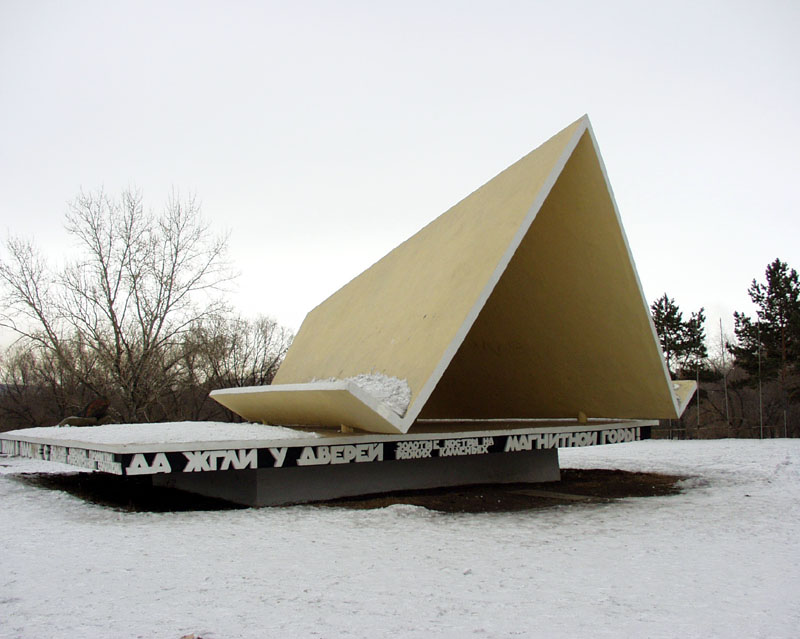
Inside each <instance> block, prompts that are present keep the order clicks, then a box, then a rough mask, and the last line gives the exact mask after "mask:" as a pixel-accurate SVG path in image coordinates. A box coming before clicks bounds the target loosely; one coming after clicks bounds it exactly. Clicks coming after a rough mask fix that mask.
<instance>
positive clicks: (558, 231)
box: [420, 130, 676, 419]
mask: <svg viewBox="0 0 800 639" xmlns="http://www.w3.org/2000/svg"><path fill="white" fill-rule="evenodd" d="M663 361H664V360H663V357H662V356H661V352H660V350H659V348H658V347H657V343H656V340H655V335H654V331H653V327H652V324H651V321H650V315H649V312H648V310H647V306H646V302H645V299H644V297H643V295H642V293H641V288H640V285H639V281H638V278H637V275H636V271H635V269H634V266H633V262H632V259H631V256H630V252H629V249H628V245H627V241H626V239H625V235H624V232H623V230H622V226H621V224H620V221H619V217H618V214H617V211H616V207H615V206H614V201H613V198H612V195H611V192H610V190H609V188H608V184H607V182H606V177H605V173H604V171H603V167H602V164H601V161H600V159H599V157H598V154H597V151H596V148H595V146H594V141H593V138H592V135H591V132H590V131H589V130H587V131H585V132H584V133H583V134H582V136H581V138H580V141H579V142H578V144H577V146H576V147H575V150H574V151H573V152H572V154H571V155H570V158H569V160H568V161H567V163H566V165H565V167H564V169H563V171H562V172H561V174H560V175H559V177H558V179H557V180H556V183H555V185H554V186H553V189H552V190H551V191H550V193H549V195H548V196H547V199H546V200H545V201H544V204H543V205H542V207H541V208H540V210H539V211H538V213H537V214H536V217H535V219H534V220H533V222H532V224H531V225H530V228H529V229H528V230H527V232H526V234H525V237H524V239H523V240H522V242H521V243H520V245H519V247H518V248H517V249H516V251H515V252H514V256H513V257H512V259H511V261H510V263H509V265H508V267H507V268H506V270H505V271H504V273H503V275H502V277H501V278H500V281H499V282H498V284H497V286H496V287H495V288H494V290H493V291H492V293H491V295H490V296H489V298H488V300H487V301H486V304H485V306H484V307H483V309H482V310H481V312H480V314H479V315H478V318H477V320H476V321H475V323H474V324H473V326H472V327H471V328H470V330H469V332H468V334H467V337H466V338H465V339H464V341H463V342H462V344H461V345H460V347H459V349H458V351H457V352H456V354H455V356H454V357H453V360H452V361H451V362H450V363H449V365H448V366H447V368H446V370H445V372H444V374H443V376H442V378H441V380H440V381H439V383H438V384H437V385H436V388H435V390H434V391H433V393H432V394H431V397H430V398H429V399H428V401H427V402H426V404H425V407H424V408H423V409H422V411H421V413H420V418H461V419H489V418H524V417H552V418H559V417H570V418H575V417H576V416H577V415H578V413H579V412H582V413H584V414H586V415H587V416H590V417H621V418H650V419H652V418H668V417H675V416H676V414H675V405H674V403H673V399H672V393H671V392H670V381H669V378H668V377H667V375H666V371H665V367H664V364H663Z"/></svg>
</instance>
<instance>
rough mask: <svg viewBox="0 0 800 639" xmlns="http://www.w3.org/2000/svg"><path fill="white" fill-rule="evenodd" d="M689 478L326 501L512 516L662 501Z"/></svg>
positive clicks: (606, 476) (610, 478) (582, 478)
mask: <svg viewBox="0 0 800 639" xmlns="http://www.w3.org/2000/svg"><path fill="white" fill-rule="evenodd" d="M685 479H686V477H682V476H676V475H660V474H657V473H635V472H626V471H623V470H605V469H592V470H582V469H572V468H566V469H562V470H561V481H558V482H545V483H537V484H486V485H479V486H460V487H455V488H438V489H435V490H416V491H407V492H397V493H389V494H386V495H376V496H372V497H355V498H346V499H337V500H332V501H327V502H321V503H320V505H323V506H329V507H330V506H333V507H339V508H355V509H368V508H385V507H387V506H392V505H395V504H409V505H413V506H422V507H424V508H428V509H430V510H437V511H440V512H451V513H486V512H512V511H519V510H531V509H535V508H549V507H552V506H569V505H576V504H586V503H603V502H610V501H613V500H616V499H624V498H627V497H662V496H666V495H677V494H678V493H680V492H681V488H680V486H678V484H679V482H681V481H683V480H685Z"/></svg>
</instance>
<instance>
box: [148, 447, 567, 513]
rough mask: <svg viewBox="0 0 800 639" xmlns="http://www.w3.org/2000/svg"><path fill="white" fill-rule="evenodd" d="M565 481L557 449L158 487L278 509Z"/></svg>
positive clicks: (194, 476) (253, 473)
mask: <svg viewBox="0 0 800 639" xmlns="http://www.w3.org/2000/svg"><path fill="white" fill-rule="evenodd" d="M560 478H561V474H560V470H559V466H558V449H557V448H551V449H544V450H530V451H517V452H509V453H499V454H490V455H472V456H453V457H434V458H427V459H414V460H404V461H385V462H381V463H373V464H341V465H323V466H305V467H292V468H258V469H250V470H227V471H214V472H203V473H170V474H157V475H153V485H154V486H166V487H170V488H175V489H178V490H184V491H186V492H190V493H196V494H199V495H205V496H207V497H217V498H220V499H224V500H226V501H230V502H233V503H237V504H243V505H245V506H278V505H282V504H294V503H306V502H311V501H321V500H326V499H335V498H338V497H353V496H357V495H369V494H375V493H386V492H391V491H398V490H418V489H425V488H441V487H447V486H466V485H471V484H472V485H474V484H511V483H521V482H548V481H558V480H559V479H560Z"/></svg>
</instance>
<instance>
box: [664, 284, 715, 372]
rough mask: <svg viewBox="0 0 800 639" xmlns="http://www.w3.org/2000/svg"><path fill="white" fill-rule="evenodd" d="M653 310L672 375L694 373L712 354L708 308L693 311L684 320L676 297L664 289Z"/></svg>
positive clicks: (668, 367)
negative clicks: (707, 320)
mask: <svg viewBox="0 0 800 639" xmlns="http://www.w3.org/2000/svg"><path fill="white" fill-rule="evenodd" d="M650 310H651V312H652V314H653V324H655V327H656V333H658V339H659V342H660V343H661V350H662V351H663V352H664V358H665V360H666V362H667V369H668V370H669V373H670V375H675V374H676V373H681V374H682V375H691V374H693V373H694V371H695V370H696V368H697V366H698V365H699V364H700V362H702V360H704V359H705V358H706V357H707V356H708V351H707V350H706V344H705V341H706V335H705V326H704V324H705V320H706V318H705V312H704V309H703V308H701V309H700V310H699V311H697V312H696V313H692V315H691V318H690V319H688V320H685V321H684V319H683V313H682V312H681V310H680V308H679V307H678V305H677V304H676V303H675V300H674V299H672V298H671V297H669V296H668V295H667V294H666V293H664V294H663V295H662V296H661V297H659V298H658V299H657V300H656V301H655V302H653V304H652V305H651V306H650Z"/></svg>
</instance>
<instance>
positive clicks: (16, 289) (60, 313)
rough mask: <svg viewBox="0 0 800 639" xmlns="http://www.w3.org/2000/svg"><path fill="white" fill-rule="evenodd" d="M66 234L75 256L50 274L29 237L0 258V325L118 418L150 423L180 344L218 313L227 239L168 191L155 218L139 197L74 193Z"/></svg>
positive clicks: (173, 375) (174, 374)
mask: <svg viewBox="0 0 800 639" xmlns="http://www.w3.org/2000/svg"><path fill="white" fill-rule="evenodd" d="M66 226H67V231H68V233H69V234H70V236H71V237H72V238H73V239H74V240H75V241H76V244H77V248H78V250H79V255H80V257H79V258H78V259H75V260H73V261H71V262H69V263H68V264H66V265H65V266H64V267H63V268H61V269H59V270H56V271H53V270H51V269H50V268H49V266H48V264H47V263H46V261H45V260H44V259H43V258H42V256H41V254H40V252H39V251H38V250H37V249H36V247H35V246H34V245H33V243H32V242H30V241H25V240H22V239H19V238H13V237H12V238H10V239H9V240H8V241H7V242H6V249H7V253H8V256H7V258H6V259H3V260H0V288H1V290H2V302H3V307H2V310H0V325H1V326H5V327H7V328H10V329H12V330H13V331H15V332H16V333H17V334H18V335H19V336H20V337H21V338H22V339H23V341H25V342H26V343H28V344H30V345H36V346H37V347H38V348H39V349H41V351H42V352H46V353H47V354H48V355H49V356H51V358H52V360H53V361H55V362H57V363H58V364H60V365H61V367H69V368H71V369H72V370H73V371H74V374H75V375H76V377H77V378H78V381H79V383H80V384H81V385H83V386H84V387H85V388H87V389H89V390H91V391H92V392H94V393H96V394H103V395H107V396H109V395H110V396H113V398H114V401H113V403H112V405H113V406H114V408H115V409H116V410H117V411H118V413H119V417H120V418H122V419H123V420H125V421H139V420H141V421H148V420H149V419H151V417H152V415H151V413H152V411H153V410H154V407H155V406H156V403H157V398H158V397H159V396H160V395H161V394H162V393H163V392H164V391H165V390H166V389H168V388H170V386H171V385H173V384H174V383H175V381H176V379H177V378H178V376H179V374H180V366H179V364H180V361H181V356H180V353H181V349H180V348H179V346H180V343H181V342H182V341H183V339H184V337H185V335H186V334H187V333H189V332H190V331H191V330H192V329H193V328H194V327H197V326H199V325H200V324H201V323H202V322H203V321H204V320H205V319H206V318H209V317H214V316H216V315H218V314H220V313H221V312H222V311H223V310H224V308H225V307H224V304H223V302H222V301H221V300H220V299H218V298H216V297H215V294H216V292H218V291H219V289H220V287H221V286H222V285H223V284H224V283H226V282H228V281H229V280H230V279H231V278H232V272H231V270H230V266H229V263H228V262H227V260H226V257H225V252H226V247H227V236H225V235H223V236H215V235H213V234H212V233H211V232H210V228H209V224H208V223H207V222H206V221H205V220H204V219H203V218H202V216H201V213H200V207H199V204H198V203H197V202H196V200H195V199H193V198H189V199H188V200H184V201H181V200H180V199H179V198H178V197H177V196H176V195H174V194H173V195H172V196H171V197H170V198H169V200H168V202H167V204H166V206H165V208H164V210H163V212H162V213H161V214H159V215H154V214H152V213H150V212H147V211H145V209H144V207H143V206H142V198H141V194H140V193H138V192H135V191H125V192H123V193H122V195H121V197H120V198H119V199H114V198H111V197H109V196H107V195H106V194H104V193H103V192H98V193H81V194H80V195H79V196H78V197H77V198H76V199H75V200H74V201H73V202H71V204H70V206H69V212H68V214H67V225H66Z"/></svg>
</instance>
